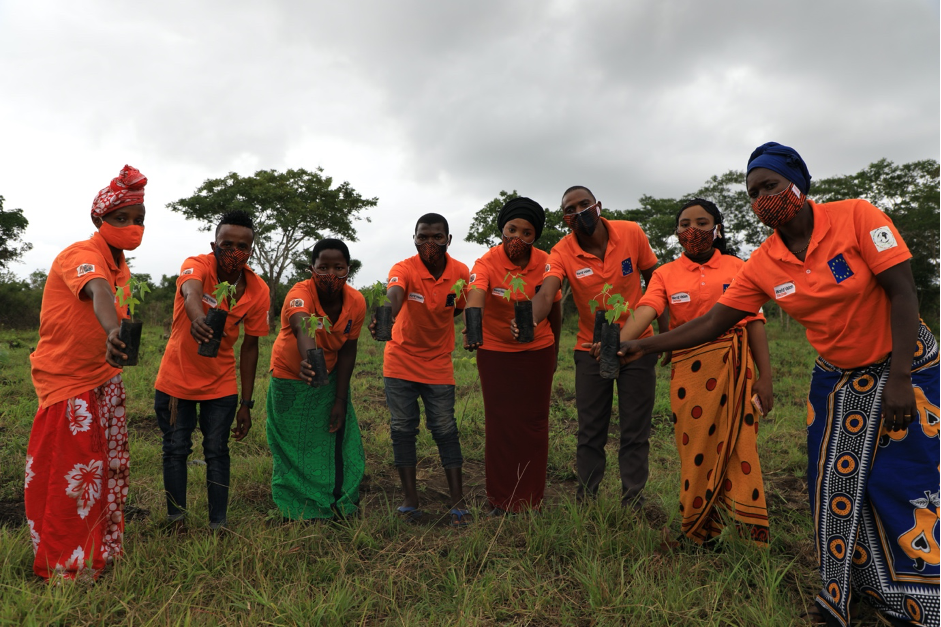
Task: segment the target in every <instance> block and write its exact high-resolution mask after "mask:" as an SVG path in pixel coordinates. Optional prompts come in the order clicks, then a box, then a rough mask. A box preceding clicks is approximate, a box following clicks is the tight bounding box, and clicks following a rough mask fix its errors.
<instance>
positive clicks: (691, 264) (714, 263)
mask: <svg viewBox="0 0 941 627" xmlns="http://www.w3.org/2000/svg"><path fill="white" fill-rule="evenodd" d="M721 261H722V253H721V252H719V249H718V248H716V249H713V251H712V257H709V259H708V260H706V263H696V262H695V261H693V260H692V259H690V258H689V257H687V256H686V253H680V263H681V264H682V266H683V269H685V270H691V271H692V270H695V269H697V268H698V267H699V266H703V267H706V268H713V269H717V268H718V267H719V264H720V262H721Z"/></svg>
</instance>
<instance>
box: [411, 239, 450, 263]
mask: <svg viewBox="0 0 941 627" xmlns="http://www.w3.org/2000/svg"><path fill="white" fill-rule="evenodd" d="M415 248H417V249H418V256H419V257H421V260H422V261H424V262H425V263H426V264H428V265H430V266H433V265H435V264H437V263H438V262H439V261H441V260H442V259H444V254H445V253H446V252H447V250H448V247H447V245H445V244H437V243H435V242H424V243H422V244H416V245H415Z"/></svg>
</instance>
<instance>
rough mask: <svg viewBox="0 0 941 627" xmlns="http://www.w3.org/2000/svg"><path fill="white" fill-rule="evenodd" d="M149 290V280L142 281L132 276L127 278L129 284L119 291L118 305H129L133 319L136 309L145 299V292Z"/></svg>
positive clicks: (128, 309)
mask: <svg viewBox="0 0 941 627" xmlns="http://www.w3.org/2000/svg"><path fill="white" fill-rule="evenodd" d="M149 291H150V286H149V285H147V281H141V280H140V279H137V278H135V277H133V276H132V277H131V278H130V279H128V280H127V285H125V286H124V287H123V288H121V290H120V291H119V292H118V306H119V307H127V313H128V315H129V316H130V317H131V320H133V319H134V310H135V309H136V308H137V306H138V305H140V304H141V301H143V300H144V294H146V293H147V292H149ZM135 294H136V295H135Z"/></svg>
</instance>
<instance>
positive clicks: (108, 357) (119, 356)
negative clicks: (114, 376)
mask: <svg viewBox="0 0 941 627" xmlns="http://www.w3.org/2000/svg"><path fill="white" fill-rule="evenodd" d="M120 334H121V327H114V328H113V329H111V331H110V332H108V340H107V341H106V342H105V361H106V362H108V364H109V365H111V366H114V367H115V368H122V367H123V366H122V365H121V364H122V363H124V362H126V361H127V355H126V354H125V353H124V348H125V345H124V342H122V341H121V340H120V339H118V335H120Z"/></svg>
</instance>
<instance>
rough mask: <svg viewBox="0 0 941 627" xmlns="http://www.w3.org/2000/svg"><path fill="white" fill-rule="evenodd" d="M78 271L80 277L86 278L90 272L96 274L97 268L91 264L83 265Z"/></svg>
mask: <svg viewBox="0 0 941 627" xmlns="http://www.w3.org/2000/svg"><path fill="white" fill-rule="evenodd" d="M76 270H78V276H85V275H86V274H88V273H89V272H94V271H95V266H93V265H92V264H90V263H83V264H82V265H80V266H79V267H78V268H76Z"/></svg>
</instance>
